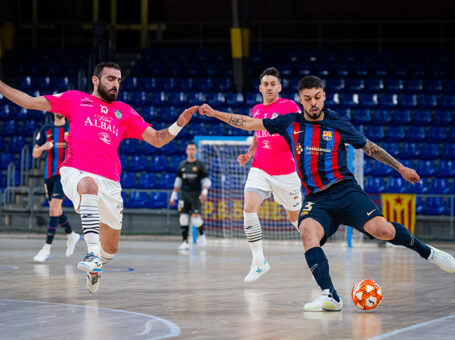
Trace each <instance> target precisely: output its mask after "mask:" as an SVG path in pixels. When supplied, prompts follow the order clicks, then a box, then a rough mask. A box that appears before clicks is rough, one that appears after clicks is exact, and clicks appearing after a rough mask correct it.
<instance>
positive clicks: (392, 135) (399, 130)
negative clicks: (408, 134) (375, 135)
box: [384, 125, 405, 142]
mask: <svg viewBox="0 0 455 340" xmlns="http://www.w3.org/2000/svg"><path fill="white" fill-rule="evenodd" d="M404 137H405V131H404V126H394V125H392V126H389V128H388V129H387V133H386V135H385V138H384V140H385V141H387V142H401V141H402V140H403V139H404Z"/></svg>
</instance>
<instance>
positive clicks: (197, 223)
mask: <svg viewBox="0 0 455 340" xmlns="http://www.w3.org/2000/svg"><path fill="white" fill-rule="evenodd" d="M191 221H192V222H193V225H195V226H196V227H198V228H199V227H200V226H202V225H203V224H204V221H203V220H202V218H201V215H199V216H196V217H194V216H192V217H191Z"/></svg>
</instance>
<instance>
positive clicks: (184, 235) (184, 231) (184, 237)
mask: <svg viewBox="0 0 455 340" xmlns="http://www.w3.org/2000/svg"><path fill="white" fill-rule="evenodd" d="M180 227H181V228H182V240H183V241H188V229H189V228H188V226H187V225H182V226H180Z"/></svg>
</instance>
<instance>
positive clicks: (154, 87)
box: [137, 77, 161, 92]
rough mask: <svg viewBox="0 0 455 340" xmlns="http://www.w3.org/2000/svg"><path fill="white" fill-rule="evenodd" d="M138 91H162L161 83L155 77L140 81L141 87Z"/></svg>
mask: <svg viewBox="0 0 455 340" xmlns="http://www.w3.org/2000/svg"><path fill="white" fill-rule="evenodd" d="M137 90H142V91H146V92H152V91H160V90H161V87H160V82H159V81H158V79H157V78H154V77H145V78H142V79H141V80H140V81H139V87H138V88H137Z"/></svg>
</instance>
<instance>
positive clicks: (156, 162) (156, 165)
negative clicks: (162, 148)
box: [146, 155, 168, 172]
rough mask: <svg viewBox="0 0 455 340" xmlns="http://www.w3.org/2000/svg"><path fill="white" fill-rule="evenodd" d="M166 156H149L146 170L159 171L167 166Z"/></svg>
mask: <svg viewBox="0 0 455 340" xmlns="http://www.w3.org/2000/svg"><path fill="white" fill-rule="evenodd" d="M167 163H168V162H167V157H166V156H164V155H156V156H152V157H151V158H150V162H148V163H147V165H146V171H154V172H159V171H163V170H164V169H166V168H167V166H168V165H167Z"/></svg>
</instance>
